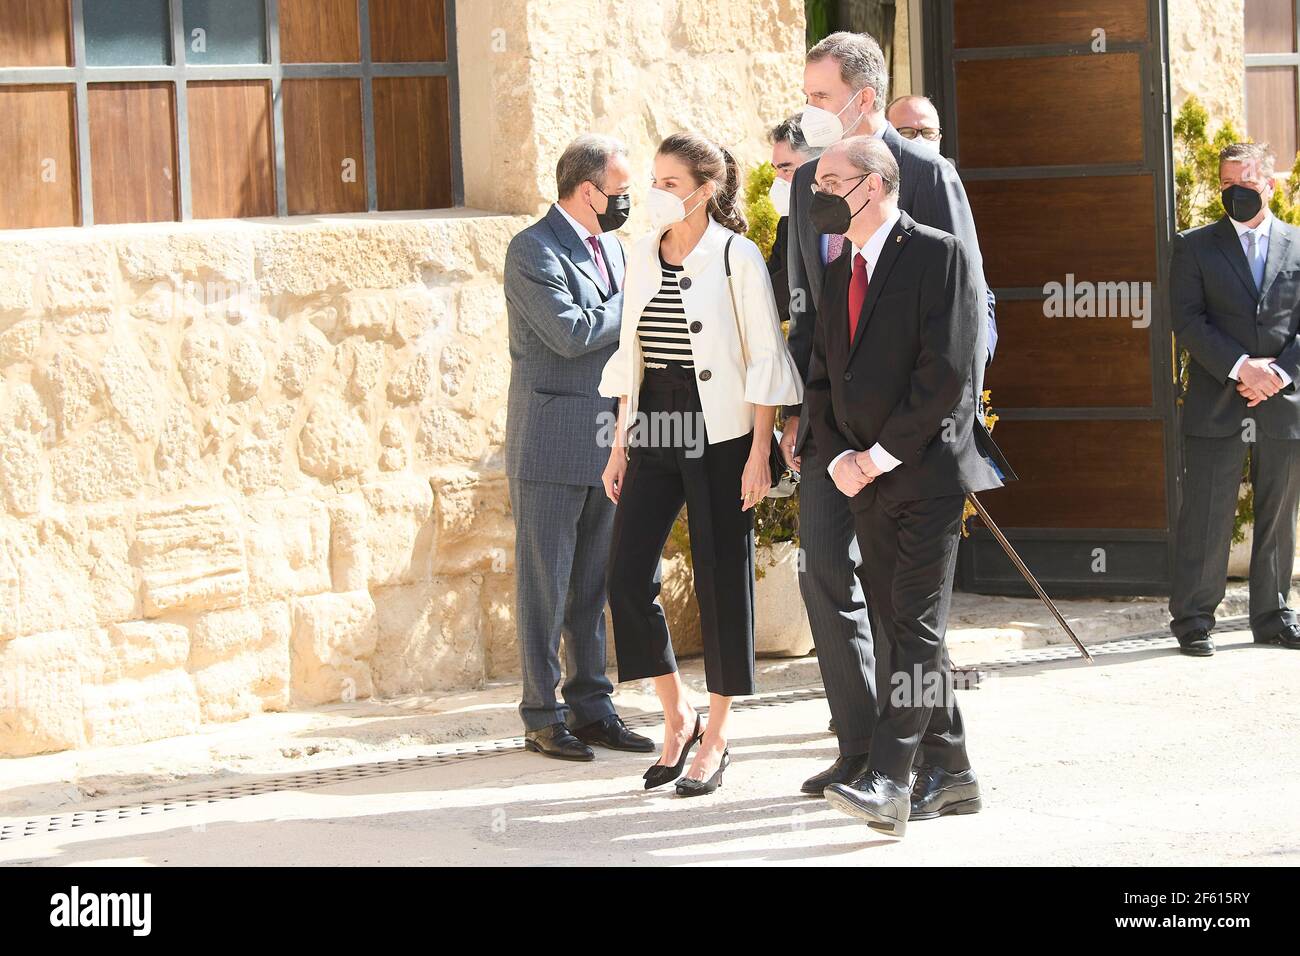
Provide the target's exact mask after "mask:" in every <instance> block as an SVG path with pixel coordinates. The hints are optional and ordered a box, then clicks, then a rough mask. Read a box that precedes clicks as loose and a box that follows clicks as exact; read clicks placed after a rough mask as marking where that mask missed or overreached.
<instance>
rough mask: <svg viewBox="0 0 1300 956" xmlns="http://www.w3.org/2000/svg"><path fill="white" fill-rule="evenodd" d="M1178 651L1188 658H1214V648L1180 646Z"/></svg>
mask: <svg viewBox="0 0 1300 956" xmlns="http://www.w3.org/2000/svg"><path fill="white" fill-rule="evenodd" d="M1178 651H1179V653H1180V654H1184V655H1186V656H1187V657H1213V656H1214V648H1212V647H1181V646H1180V647H1179V648H1178Z"/></svg>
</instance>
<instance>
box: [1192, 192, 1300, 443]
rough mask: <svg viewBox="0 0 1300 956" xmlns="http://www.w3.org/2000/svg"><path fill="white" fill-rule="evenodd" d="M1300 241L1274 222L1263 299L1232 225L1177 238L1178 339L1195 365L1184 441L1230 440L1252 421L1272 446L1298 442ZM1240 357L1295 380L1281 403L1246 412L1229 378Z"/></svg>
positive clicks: (1213, 226) (1223, 221)
mask: <svg viewBox="0 0 1300 956" xmlns="http://www.w3.org/2000/svg"><path fill="white" fill-rule="evenodd" d="M1298 234H1300V231H1298V230H1297V229H1296V228H1295V227H1294V226H1289V225H1287V224H1286V223H1284V222H1282V221H1281V220H1280V219H1274V220H1273V226H1272V230H1271V232H1270V233H1269V240H1268V258H1267V259H1266V260H1265V263H1264V286H1263V290H1262V291H1260V290H1259V289H1257V288H1256V287H1255V279H1254V277H1253V276H1252V275H1251V274H1250V266H1249V264H1248V263H1247V262H1246V253H1245V252H1244V251H1243V250H1242V247H1241V240H1240V239H1239V238H1238V237H1237V231H1236V230H1235V229H1234V228H1233V227H1232V222H1231V220H1229V219H1228V218H1227V217H1226V216H1225V217H1224V218H1222V219H1220V220H1219V221H1218V222H1213V223H1210V224H1209V225H1206V226H1200V227H1199V228H1196V229H1189V230H1188V231H1187V232H1184V233H1180V234H1179V235H1177V236H1175V237H1174V249H1173V264H1172V266H1171V267H1170V273H1169V295H1170V302H1171V305H1172V314H1173V326H1174V334H1175V335H1176V336H1177V337H1178V344H1179V345H1180V346H1182V347H1183V348H1185V349H1187V351H1188V352H1189V353H1190V355H1191V357H1192V361H1191V362H1190V363H1189V368H1188V371H1187V395H1186V396H1185V398H1184V400H1183V416H1182V417H1183V421H1182V429H1183V434H1185V435H1194V436H1197V437H1201V438H1227V437H1228V436H1229V435H1234V434H1238V433H1240V432H1241V431H1242V428H1243V425H1242V422H1243V420H1245V419H1248V418H1253V419H1254V420H1255V422H1256V427H1257V429H1258V430H1259V432H1260V433H1262V434H1264V435H1265V436H1267V437H1269V438H1300V391H1297V388H1296V383H1298V382H1300V340H1297V332H1300V242H1297V241H1296V239H1297V235H1298ZM1242 355H1249V356H1251V357H1254V358H1263V357H1272V358H1273V362H1274V364H1276V365H1277V366H1278V367H1279V368H1281V369H1282V370H1283V371H1285V372H1286V373H1287V374H1288V375H1290V376H1291V379H1292V384H1291V385H1289V386H1288V387H1286V388H1284V389H1283V390H1282V391H1281V392H1279V393H1278V394H1277V395H1274V396H1273V397H1272V398H1270V399H1268V400H1267V401H1265V402H1263V403H1262V404H1260V405H1256V406H1255V407H1254V408H1251V409H1248V408H1247V407H1246V400H1245V399H1244V398H1242V397H1241V395H1239V394H1238V393H1237V383H1236V382H1235V381H1233V380H1232V379H1230V378H1228V373H1229V372H1231V371H1232V367H1233V366H1234V365H1235V364H1236V363H1237V359H1239V358H1240V357H1241V356H1242Z"/></svg>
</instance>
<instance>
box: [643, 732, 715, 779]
mask: <svg viewBox="0 0 1300 956" xmlns="http://www.w3.org/2000/svg"><path fill="white" fill-rule="evenodd" d="M703 737H704V731H702V730H700V715H699V714H696V715H695V730H694V731H693V732H692V733H691V739H690V740H688V741H686V745H685V746H683V747H682V752H681V753H680V754H678V756H677V763H675V764H673V765H672V766H667V765H665V764H661V763H658V762H656V763H654V764H652V765H651V766H650V769H649V770H647V771H646V772H645V773H644V774H643V775H642V777H643V779H644V780H645V788H646V789H647V790H653V789H654V788H655V787H662V786H663V785H664V784H666V783H672V782H673V781H674V780H676V779H677V778H678V777H680V776H681V775H682V768H684V767H685V766H686V758H687V757H688V756H689V755H690V752H691V748H692V747H694V746H695V745H696V744H697V743H699V742H700V740H701V739H702V738H703Z"/></svg>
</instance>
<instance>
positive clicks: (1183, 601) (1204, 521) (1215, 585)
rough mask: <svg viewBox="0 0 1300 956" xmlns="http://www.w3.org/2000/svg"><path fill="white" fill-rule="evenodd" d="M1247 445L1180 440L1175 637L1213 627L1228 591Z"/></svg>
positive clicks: (1234, 438) (1236, 438) (1237, 440)
mask: <svg viewBox="0 0 1300 956" xmlns="http://www.w3.org/2000/svg"><path fill="white" fill-rule="evenodd" d="M1247 447H1248V446H1247V445H1246V443H1245V442H1243V441H1242V440H1241V436H1240V435H1230V436H1228V437H1227V438H1197V437H1194V436H1190V435H1189V436H1186V437H1185V438H1184V439H1183V500H1182V504H1181V505H1180V506H1179V509H1178V533H1177V535H1176V537H1175V539H1174V579H1173V588H1172V590H1171V592H1170V597H1169V613H1170V615H1171V616H1172V618H1173V620H1172V621H1171V622H1170V624H1169V628H1170V630H1171V631H1173V634H1174V636H1175V637H1183V636H1185V635H1186V634H1188V633H1189V632H1191V631H1195V630H1204V631H1209V630H1211V629H1213V627H1214V610H1215V608H1217V607H1218V606H1219V603H1220V602H1221V601H1222V600H1223V594H1224V591H1226V590H1227V587H1228V551H1229V550H1230V549H1231V547H1232V520H1233V516H1234V515H1235V514H1236V513H1237V490H1238V488H1239V487H1240V485H1241V468H1242V465H1243V463H1244V462H1245V458H1246V449H1247ZM1292 533H1293V534H1294V531H1293V532H1292Z"/></svg>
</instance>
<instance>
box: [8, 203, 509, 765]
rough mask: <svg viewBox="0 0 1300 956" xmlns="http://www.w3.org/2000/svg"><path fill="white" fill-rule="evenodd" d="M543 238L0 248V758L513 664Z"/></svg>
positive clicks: (384, 231)
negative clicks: (513, 598)
mask: <svg viewBox="0 0 1300 956" xmlns="http://www.w3.org/2000/svg"><path fill="white" fill-rule="evenodd" d="M525 221H526V220H524V219H523V218H521V217H475V218H463V219H462V218H457V217H442V218H426V219H409V220H396V221H395V220H391V219H388V220H386V219H374V220H367V219H366V218H365V217H362V218H360V219H357V220H354V221H349V222H345V223H339V224H332V225H330V224H321V223H313V224H301V225H298V224H295V225H283V224H254V223H237V222H229V223H218V224H203V225H199V224H193V225H189V226H172V227H165V228H163V227H134V228H122V229H116V230H113V229H105V228H96V229H92V230H85V231H75V230H66V231H58V232H54V233H9V234H6V235H5V236H4V237H3V239H2V240H0V275H2V276H4V281H3V282H0V295H2V296H3V299H0V416H2V420H0V496H2V497H3V502H4V514H3V516H2V517H0V693H2V694H3V695H4V696H3V698H2V699H0V752H4V753H10V754H14V753H31V752H37V751H43V750H52V749H59V748H65V747H75V746H79V745H83V744H85V745H98V744H116V743H130V742H137V741H140V740H147V739H150V738H153V737H159V736H166V735H170V734H179V733H186V732H190V731H193V730H195V729H196V728H197V727H198V726H199V724H200V722H202V721H208V720H232V719H236V718H239V717H243V716H247V715H249V714H252V713H256V712H258V711H262V710H279V709H283V708H285V707H291V706H311V705H315V704H320V703H324V702H327V701H336V700H340V699H352V698H356V697H366V696H369V695H372V694H374V695H394V694H401V693H405V692H409V691H416V690H428V689H440V688H454V687H473V686H477V685H479V684H481V683H482V681H483V679H484V677H485V676H486V674H487V673H489V671H491V670H492V669H494V668H496V667H499V666H501V665H502V662H501V661H499V660H497V655H496V647H497V645H498V644H499V643H501V642H504V641H507V640H508V638H507V635H506V634H505V628H504V627H497V626H494V625H495V624H496V622H498V621H501V620H503V619H506V620H508V613H507V611H506V610H505V609H506V607H507V606H508V603H509V595H510V571H511V554H512V544H511V540H512V526H511V522H510V518H509V509H508V504H507V496H506V493H505V488H504V480H503V478H502V476H501V474H500V463H499V458H500V443H501V439H502V435H503V430H504V425H505V420H504V397H505V389H506V385H507V382H508V380H509V374H510V369H509V361H508V356H507V354H506V351H505V347H504V341H505V308H504V302H503V298H502V294H501V286H500V283H501V264H502V260H503V257H504V252H505V246H506V243H507V242H508V240H509V237H510V236H511V234H512V233H513V232H514V231H515V230H516V229H518V228H519V227H520V226H521V225H523V223H524V222H525Z"/></svg>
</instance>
